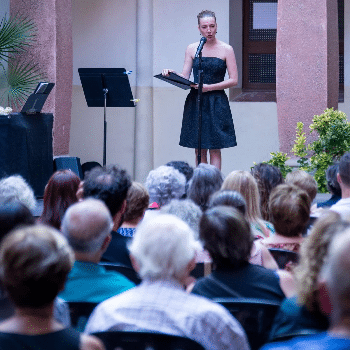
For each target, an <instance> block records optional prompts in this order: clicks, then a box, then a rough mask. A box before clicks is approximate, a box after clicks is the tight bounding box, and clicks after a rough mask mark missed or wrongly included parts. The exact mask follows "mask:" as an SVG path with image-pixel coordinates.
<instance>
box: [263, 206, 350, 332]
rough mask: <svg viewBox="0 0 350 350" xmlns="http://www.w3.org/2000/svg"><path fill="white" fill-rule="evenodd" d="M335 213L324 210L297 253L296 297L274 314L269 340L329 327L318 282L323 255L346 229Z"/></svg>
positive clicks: (286, 302)
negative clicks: (322, 306) (321, 301)
mask: <svg viewBox="0 0 350 350" xmlns="http://www.w3.org/2000/svg"><path fill="white" fill-rule="evenodd" d="M349 227H350V224H349V223H345V222H341V221H340V215H339V214H338V213H335V212H332V211H327V212H325V213H323V214H322V216H320V218H319V219H318V220H317V221H316V222H315V225H314V226H313V228H312V230H311V232H310V235H309V236H308V237H307V238H306V239H305V242H304V243H303V245H302V246H301V250H300V262H299V264H298V265H297V266H296V267H295V269H294V271H293V272H294V278H295V280H296V287H297V293H298V296H294V297H292V298H288V299H285V300H284V301H283V303H282V305H281V308H280V310H279V312H278V313H277V315H276V318H275V321H274V325H273V327H272V330H271V335H270V338H271V339H273V338H275V337H278V336H284V335H289V334H297V333H298V332H303V331H310V330H314V331H315V332H317V331H318V332H320V331H325V330H326V329H327V328H328V325H329V322H328V317H327V316H328V315H326V314H325V313H324V312H323V311H322V310H321V308H320V305H319V289H318V279H319V274H320V271H321V268H322V266H323V264H324V262H325V259H326V254H327V251H328V248H329V245H330V242H331V241H332V240H333V237H335V236H336V234H337V233H338V232H341V231H344V230H345V229H346V228H349Z"/></svg>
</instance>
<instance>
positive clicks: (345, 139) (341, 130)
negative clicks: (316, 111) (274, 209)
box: [267, 108, 350, 193]
mask: <svg viewBox="0 0 350 350" xmlns="http://www.w3.org/2000/svg"><path fill="white" fill-rule="evenodd" d="M309 128H310V134H311V133H315V132H316V133H317V134H318V138H317V139H316V140H315V141H313V142H311V143H310V144H306V133H305V132H304V124H303V123H302V122H299V123H297V127H296V139H295V142H294V146H293V148H292V150H291V152H292V153H293V154H294V155H295V156H296V157H297V158H298V160H297V162H298V165H299V168H300V169H302V170H305V171H308V172H310V173H312V174H313V176H314V178H315V180H316V181H317V184H318V191H319V192H320V193H326V192H328V190H327V182H326V170H327V168H328V167H329V165H331V164H332V163H333V162H334V161H338V160H339V159H340V157H341V156H342V155H343V154H344V153H346V152H349V151H350V123H349V122H348V121H347V117H346V114H345V113H344V112H341V111H339V110H334V109H333V108H328V109H326V110H325V111H324V113H322V114H320V115H315V116H314V117H313V119H312V124H311V125H310V127H309ZM271 156H272V158H271V159H270V160H269V161H268V162H267V163H269V164H272V165H275V166H277V167H279V168H280V169H281V172H282V174H283V175H284V176H285V175H286V174H287V172H288V171H291V168H290V167H288V166H287V165H286V164H285V162H286V161H287V160H288V159H289V157H288V156H287V154H283V153H281V152H277V153H271Z"/></svg>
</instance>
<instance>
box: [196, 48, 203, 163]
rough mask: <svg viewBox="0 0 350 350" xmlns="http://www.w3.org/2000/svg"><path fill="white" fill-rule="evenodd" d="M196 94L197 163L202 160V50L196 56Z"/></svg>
mask: <svg viewBox="0 0 350 350" xmlns="http://www.w3.org/2000/svg"><path fill="white" fill-rule="evenodd" d="M198 59H199V62H198V96H197V110H198V154H197V165H199V164H200V163H201V161H202V154H201V153H202V90H203V70H202V51H201V52H200V53H199V56H198Z"/></svg>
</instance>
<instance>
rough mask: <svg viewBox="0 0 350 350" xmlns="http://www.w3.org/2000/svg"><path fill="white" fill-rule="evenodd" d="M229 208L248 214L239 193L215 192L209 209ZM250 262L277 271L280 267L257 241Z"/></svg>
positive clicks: (257, 240)
mask: <svg viewBox="0 0 350 350" xmlns="http://www.w3.org/2000/svg"><path fill="white" fill-rule="evenodd" d="M222 205H225V206H229V207H232V208H236V209H237V210H238V211H239V212H241V214H242V215H245V213H246V202H245V200H244V198H243V196H242V195H241V194H240V193H239V192H237V191H223V190H221V191H218V192H215V193H214V194H213V195H212V197H211V199H210V202H209V208H213V207H217V206H222ZM249 262H250V263H251V264H254V265H260V266H264V267H266V268H267V269H272V270H277V269H278V265H277V263H276V261H275V259H274V258H273V257H272V255H271V254H270V252H269V251H268V249H267V248H266V247H265V246H264V245H263V244H262V243H261V242H260V239H256V240H254V242H253V247H252V251H251V255H250V259H249Z"/></svg>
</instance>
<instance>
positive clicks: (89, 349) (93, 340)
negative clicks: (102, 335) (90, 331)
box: [80, 334, 105, 350]
mask: <svg viewBox="0 0 350 350" xmlns="http://www.w3.org/2000/svg"><path fill="white" fill-rule="evenodd" d="M80 350H105V347H104V345H103V343H102V341H101V340H100V339H98V338H97V337H94V336H92V335H86V334H82V335H81V336H80Z"/></svg>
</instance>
